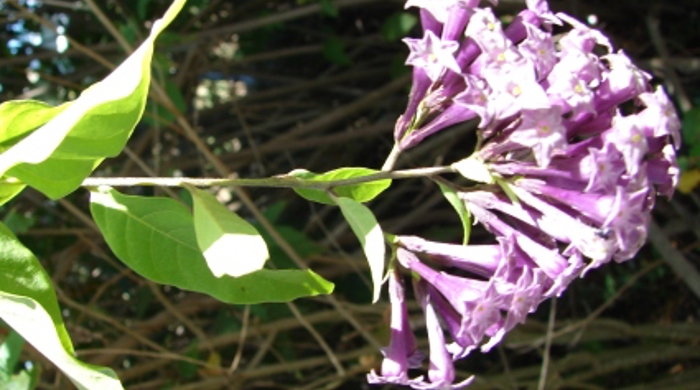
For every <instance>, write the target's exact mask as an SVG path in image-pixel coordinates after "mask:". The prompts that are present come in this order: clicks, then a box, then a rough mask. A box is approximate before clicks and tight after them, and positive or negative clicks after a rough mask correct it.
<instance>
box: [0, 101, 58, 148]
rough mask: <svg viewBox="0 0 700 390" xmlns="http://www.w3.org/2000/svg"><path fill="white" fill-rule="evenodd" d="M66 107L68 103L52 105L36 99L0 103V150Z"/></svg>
mask: <svg viewBox="0 0 700 390" xmlns="http://www.w3.org/2000/svg"><path fill="white" fill-rule="evenodd" d="M66 107H68V103H66V104H62V105H60V106H57V107H54V106H51V105H49V104H46V103H44V102H40V101H36V100H11V101H9V102H5V103H2V104H0V145H1V148H2V149H0V150H4V149H5V148H7V147H9V146H11V145H13V144H14V143H16V142H17V141H19V139H21V138H22V137H23V136H25V135H27V134H28V133H30V132H31V131H32V130H35V129H37V128H38V127H40V126H42V125H43V124H44V123H46V122H48V121H49V120H51V118H53V117H54V116H56V115H57V114H58V113H60V112H61V111H63V110H64V109H65V108H66Z"/></svg>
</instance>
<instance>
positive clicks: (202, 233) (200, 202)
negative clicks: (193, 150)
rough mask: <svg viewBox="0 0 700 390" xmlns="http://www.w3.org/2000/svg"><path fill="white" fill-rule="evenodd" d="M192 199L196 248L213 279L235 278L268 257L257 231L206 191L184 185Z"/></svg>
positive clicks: (246, 272)
mask: <svg viewBox="0 0 700 390" xmlns="http://www.w3.org/2000/svg"><path fill="white" fill-rule="evenodd" d="M187 189H188V190H189V191H190V193H191V194H192V199H193V201H194V231H195V235H196V237H197V245H198V246H199V250H200V251H201V252H202V254H203V255H204V258H205V259H206V260H207V265H209V269H210V270H211V272H212V273H213V274H214V276H216V277H217V278H220V277H222V276H223V275H230V276H233V277H239V276H243V275H246V274H249V273H251V272H255V271H258V270H260V269H262V268H263V266H264V265H265V261H267V259H269V258H270V254H269V253H268V251H267V245H266V244H265V240H263V238H262V236H260V233H258V231H257V230H256V229H255V228H254V227H253V225H251V224H250V223H249V222H248V221H246V220H244V219H243V218H241V217H239V216H238V215H236V214H235V213H234V212H232V211H230V210H229V209H227V208H226V207H225V206H224V205H222V204H221V203H219V201H218V200H216V198H215V197H214V196H212V195H211V194H210V193H208V192H206V191H203V190H200V189H197V188H195V187H192V186H188V187H187Z"/></svg>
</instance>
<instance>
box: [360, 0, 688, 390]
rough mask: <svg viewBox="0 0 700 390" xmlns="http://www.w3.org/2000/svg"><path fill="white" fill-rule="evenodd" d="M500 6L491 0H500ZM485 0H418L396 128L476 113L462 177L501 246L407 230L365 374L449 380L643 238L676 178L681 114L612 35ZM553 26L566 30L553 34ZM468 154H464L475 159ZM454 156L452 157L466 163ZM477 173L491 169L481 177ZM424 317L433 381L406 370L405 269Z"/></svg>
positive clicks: (540, 2) (433, 126) (431, 125)
mask: <svg viewBox="0 0 700 390" xmlns="http://www.w3.org/2000/svg"><path fill="white" fill-rule="evenodd" d="M491 3H494V5H495V3H497V1H495V0H492V1H491ZM478 5H479V0H442V1H438V0H408V2H407V4H406V6H407V7H411V6H414V7H419V8H420V15H421V21H422V25H423V33H424V35H423V38H421V39H405V42H406V43H407V44H408V46H409V48H410V55H409V58H408V60H407V64H410V65H413V86H412V90H411V94H410V97H409V102H408V106H407V109H406V112H405V113H404V114H403V115H402V116H401V117H400V118H399V120H398V121H397V124H396V129H395V138H396V142H397V145H398V147H399V149H402V150H405V149H408V148H410V147H413V146H415V145H417V144H418V143H420V142H421V141H422V140H423V139H425V138H426V137H428V136H430V135H432V134H434V133H436V132H437V131H440V130H443V129H446V128H448V127H449V126H451V125H454V124H457V123H460V122H464V121H469V120H474V121H478V129H477V133H478V139H479V143H478V146H477V150H476V151H475V152H474V153H473V154H472V155H471V156H470V157H468V158H467V159H466V160H468V162H469V164H468V167H476V168H477V170H478V171H481V172H482V173H480V174H476V173H475V174H473V175H470V174H469V173H466V174H465V172H463V170H460V172H461V173H463V174H464V175H465V176H467V177H468V178H472V179H473V180H475V181H477V183H476V184H475V185H474V186H472V187H470V188H469V189H464V188H461V189H460V190H459V197H460V199H462V200H463V201H464V203H465V205H466V208H467V210H468V211H469V213H470V214H471V215H472V216H473V217H474V218H475V220H476V221H478V222H479V223H480V224H482V225H483V226H484V227H485V228H486V230H488V231H489V232H491V233H492V234H493V235H494V236H495V239H494V241H493V244H483V245H454V244H444V243H436V242H431V241H427V240H424V239H422V238H419V237H413V236H399V237H397V238H396V242H395V255H396V256H395V261H394V262H393V264H392V266H391V267H390V269H391V271H390V274H389V293H390V298H391V303H392V318H391V329H392V338H391V343H390V345H389V346H388V347H387V348H386V349H385V350H384V355H385V358H384V361H383V364H382V367H381V373H376V372H374V371H373V372H372V373H371V374H370V375H369V381H370V382H371V383H394V384H402V385H409V386H411V387H413V388H416V389H451V388H461V387H464V386H466V385H468V384H469V383H470V382H471V380H472V378H469V379H467V380H465V381H463V382H461V383H459V384H453V382H454V381H455V370H454V366H453V362H454V361H455V360H457V359H461V358H464V357H465V356H467V355H468V354H469V353H470V351H472V350H474V349H476V348H480V349H481V350H482V351H488V350H489V349H491V348H492V347H493V346H494V345H496V344H497V343H498V342H499V341H501V340H502V338H503V336H504V335H505V334H506V333H507V332H508V331H509V330H511V329H512V328H513V327H514V326H516V325H517V324H518V323H521V322H523V321H524V320H525V318H526V316H527V315H528V313H531V312H533V311H534V310H535V309H536V308H537V306H538V305H539V303H540V302H542V301H544V300H545V299H548V298H551V297H554V296H558V295H559V294H561V293H562V292H563V291H564V289H565V288H566V287H567V286H568V284H569V283H570V282H571V281H572V280H573V279H575V278H577V277H581V276H583V275H585V273H586V272H587V271H588V270H590V269H592V268H596V267H598V266H600V265H601V264H604V263H606V262H608V261H610V260H615V261H625V260H628V259H630V258H632V257H633V256H634V255H635V254H636V252H637V251H638V250H639V249H640V247H641V246H642V245H643V244H644V242H645V240H646V236H647V224H648V221H649V218H650V212H651V209H652V207H653V205H654V199H655V196H656V194H657V193H660V194H663V195H667V196H670V195H671V194H672V193H673V190H674V187H675V186H676V184H677V181H678V175H679V170H678V166H677V164H676V160H675V148H677V147H678V146H679V142H680V135H679V131H680V122H679V120H678V117H677V115H676V112H675V109H674V107H673V104H672V103H671V101H670V100H669V98H668V97H667V96H666V94H665V93H664V92H663V90H662V89H661V88H656V89H654V88H653V87H652V86H651V85H650V79H651V77H650V76H649V75H648V74H646V73H645V72H643V71H641V70H640V69H638V68H637V67H635V66H634V65H633V64H632V63H631V61H630V60H629V58H628V57H627V56H626V55H625V54H624V53H623V52H622V51H614V50H613V48H612V45H611V44H610V42H609V41H608V39H607V38H606V37H605V36H604V35H603V34H601V33H600V32H599V31H597V30H594V29H591V28H589V27H587V26H586V25H584V24H582V23H580V22H578V21H576V20H575V19H573V18H571V17H569V16H567V15H565V14H560V13H558V14H553V13H552V12H550V10H549V6H548V4H547V2H546V1H544V0H528V1H527V9H526V10H524V11H522V12H521V13H520V14H519V15H518V16H517V17H516V18H515V19H514V20H513V21H512V22H511V23H510V24H508V26H507V27H505V28H504V27H502V24H501V22H500V21H499V20H498V19H497V18H496V17H495V16H494V14H493V11H492V9H491V8H480V7H478ZM553 25H557V26H560V28H561V29H562V30H564V31H565V32H564V33H562V34H559V35H557V36H553V34H552V29H553ZM466 160H465V161H466ZM458 164H459V163H457V164H455V166H457V165H458ZM483 172H486V173H485V174H483ZM402 268H403V269H406V270H410V271H411V273H412V274H413V275H414V276H415V277H414V280H413V287H414V291H415V294H416V297H417V299H418V300H419V302H420V303H421V305H422V308H423V311H424V312H425V316H426V327H427V333H428V339H429V343H430V354H429V369H428V374H427V379H425V378H424V377H418V378H409V373H408V370H409V369H414V368H420V367H421V360H422V358H423V356H422V354H421V352H420V351H419V350H418V349H417V348H416V341H415V338H414V335H413V333H412V330H411V327H410V324H409V321H408V311H407V308H406V303H405V297H404V286H403V279H402V278H401V277H400V276H399V275H400V270H401V269H402Z"/></svg>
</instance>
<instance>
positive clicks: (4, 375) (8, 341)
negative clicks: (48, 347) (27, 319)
mask: <svg viewBox="0 0 700 390" xmlns="http://www.w3.org/2000/svg"><path fill="white" fill-rule="evenodd" d="M23 345H24V339H23V338H22V336H20V335H19V334H18V333H17V332H15V331H11V332H10V334H9V335H7V337H6V338H5V341H3V343H2V344H0V384H1V383H7V382H9V381H10V377H11V376H12V374H13V373H14V372H15V367H16V366H17V362H19V355H20V354H21V353H22V346H23Z"/></svg>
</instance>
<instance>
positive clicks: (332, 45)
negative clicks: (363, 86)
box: [323, 36, 352, 66]
mask: <svg viewBox="0 0 700 390" xmlns="http://www.w3.org/2000/svg"><path fill="white" fill-rule="evenodd" d="M323 56H324V57H326V59H328V60H329V61H331V62H333V63H334V64H336V65H343V66H347V65H350V64H352V60H351V59H350V57H349V56H348V54H347V52H346V51H345V45H344V44H343V41H341V40H340V39H338V37H334V36H329V37H327V38H326V40H325V42H323Z"/></svg>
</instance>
